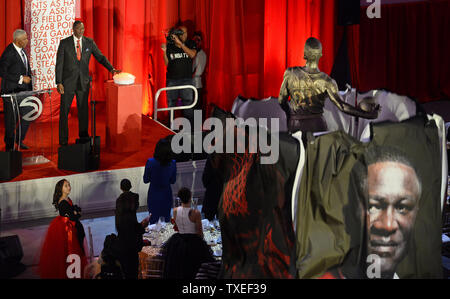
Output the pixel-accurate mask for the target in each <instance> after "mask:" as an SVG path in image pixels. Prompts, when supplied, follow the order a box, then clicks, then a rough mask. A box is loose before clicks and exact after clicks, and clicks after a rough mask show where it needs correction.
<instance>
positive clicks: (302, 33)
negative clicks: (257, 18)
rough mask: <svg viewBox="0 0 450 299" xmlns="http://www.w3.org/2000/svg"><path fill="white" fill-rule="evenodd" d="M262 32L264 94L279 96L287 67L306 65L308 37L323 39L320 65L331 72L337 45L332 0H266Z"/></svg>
mask: <svg viewBox="0 0 450 299" xmlns="http://www.w3.org/2000/svg"><path fill="white" fill-rule="evenodd" d="M264 23H265V24H264V25H265V34H264V37H263V38H264V86H263V89H264V96H265V97H268V96H274V97H278V94H279V91H280V86H281V83H282V81H283V73H284V71H285V69H286V68H287V67H292V66H302V65H305V60H304V59H303V48H304V46H305V42H306V40H307V39H308V38H309V37H316V38H318V39H319V40H320V41H321V42H322V47H323V57H322V59H321V60H320V62H319V68H320V69H321V70H322V71H324V72H326V73H328V74H329V73H330V72H331V69H332V67H333V63H334V57H335V54H336V52H337V48H338V46H339V44H338V43H337V39H336V36H335V31H336V25H337V15H336V13H335V1H333V0H319V1H312V0H305V1H297V0H266V1H265V19H264Z"/></svg>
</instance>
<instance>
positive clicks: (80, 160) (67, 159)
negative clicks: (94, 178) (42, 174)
mask: <svg viewBox="0 0 450 299" xmlns="http://www.w3.org/2000/svg"><path fill="white" fill-rule="evenodd" d="M77 142H79V143H76V144H73V145H68V146H62V147H60V148H59V149H58V168H59V169H61V170H69V171H74V172H87V171H92V170H98V169H99V167H100V137H99V136H97V137H95V139H94V148H92V146H91V143H90V142H86V143H81V141H79V140H78V141H77ZM93 149H94V150H93Z"/></svg>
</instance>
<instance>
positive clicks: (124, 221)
mask: <svg viewBox="0 0 450 299" xmlns="http://www.w3.org/2000/svg"><path fill="white" fill-rule="evenodd" d="M120 189H121V190H122V192H123V193H122V194H120V196H119V198H118V199H117V200H116V211H115V214H116V217H115V221H116V230H117V233H118V235H119V236H118V244H117V246H118V248H117V249H118V252H119V261H120V264H121V266H122V270H123V272H124V276H125V279H138V274H139V252H140V251H141V249H142V247H143V246H144V241H143V239H142V235H143V234H144V233H145V228H146V227H147V226H148V224H149V221H150V216H147V217H146V218H145V219H144V220H142V221H141V222H138V221H137V217H136V212H137V210H138V208H139V194H137V193H133V192H131V191H130V190H131V182H130V181H129V180H128V179H123V180H122V181H121V182H120Z"/></svg>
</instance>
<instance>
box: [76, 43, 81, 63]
mask: <svg viewBox="0 0 450 299" xmlns="http://www.w3.org/2000/svg"><path fill="white" fill-rule="evenodd" d="M77 59H78V60H81V47H80V40H79V39H78V40H77Z"/></svg>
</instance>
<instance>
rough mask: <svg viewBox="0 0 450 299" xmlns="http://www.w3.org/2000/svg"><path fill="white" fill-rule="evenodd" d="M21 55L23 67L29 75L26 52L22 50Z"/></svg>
mask: <svg viewBox="0 0 450 299" xmlns="http://www.w3.org/2000/svg"><path fill="white" fill-rule="evenodd" d="M20 53H21V54H22V61H23V65H24V66H25V69H26V71H27V73H28V63H27V56H26V55H25V52H24V51H23V50H22V51H20Z"/></svg>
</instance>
